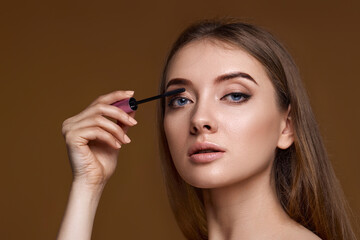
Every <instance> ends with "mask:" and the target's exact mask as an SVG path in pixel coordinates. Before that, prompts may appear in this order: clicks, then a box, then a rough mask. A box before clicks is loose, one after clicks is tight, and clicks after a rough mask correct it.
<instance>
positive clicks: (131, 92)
mask: <svg viewBox="0 0 360 240" xmlns="http://www.w3.org/2000/svg"><path fill="white" fill-rule="evenodd" d="M125 94H126V95H128V96H132V95H134V91H125Z"/></svg>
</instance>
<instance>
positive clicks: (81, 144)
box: [57, 91, 137, 240]
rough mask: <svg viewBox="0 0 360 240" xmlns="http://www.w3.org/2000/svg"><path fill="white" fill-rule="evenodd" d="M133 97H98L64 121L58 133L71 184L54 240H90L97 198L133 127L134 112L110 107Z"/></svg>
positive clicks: (123, 94) (125, 94)
mask: <svg viewBox="0 0 360 240" xmlns="http://www.w3.org/2000/svg"><path fill="white" fill-rule="evenodd" d="M133 94H134V92H133V91H116V92H112V93H110V94H107V95H104V96H100V97H99V98H98V99H96V100H95V101H94V102H93V103H92V104H90V106H88V107H87V108H86V109H85V110H84V111H82V112H81V113H79V114H78V115H76V116H73V117H71V118H69V119H67V120H65V121H64V123H63V127H62V133H63V135H64V138H65V141H66V145H67V150H68V155H69V160H70V164H71V168H72V172H73V183H72V187H71V191H70V196H69V200H68V205H67V208H66V211H65V215H64V218H63V221H62V224H61V227H60V230H59V233H58V237H57V239H58V240H65V239H68V240H70V239H78V240H82V239H91V232H92V227H93V222H94V218H95V213H96V209H97V206H98V203H99V200H100V196H101V194H102V191H103V189H104V186H105V184H106V183H107V181H108V180H109V178H110V177H111V175H112V174H113V173H114V171H115V168H116V165H117V158H118V153H119V149H120V148H121V145H123V144H127V143H130V138H129V137H128V136H127V135H126V132H127V130H128V128H129V127H131V126H134V125H135V124H137V122H136V120H135V119H134V118H133V117H134V116H135V112H132V113H130V114H127V113H125V112H124V111H122V110H121V109H119V108H117V107H115V106H112V105H111V103H113V102H116V101H119V100H122V99H125V98H130V97H132V96H133ZM109 118H111V119H114V120H116V121H117V123H115V122H114V121H111V120H110V119H109Z"/></svg>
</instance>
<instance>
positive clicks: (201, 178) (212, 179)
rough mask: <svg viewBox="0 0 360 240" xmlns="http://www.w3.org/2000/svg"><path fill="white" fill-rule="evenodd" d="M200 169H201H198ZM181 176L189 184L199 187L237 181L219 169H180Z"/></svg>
mask: <svg viewBox="0 0 360 240" xmlns="http://www.w3.org/2000/svg"><path fill="white" fill-rule="evenodd" d="M197 170H199V169H197ZM179 174H180V176H181V178H182V179H183V180H184V181H185V182H186V183H188V184H189V185H191V186H193V187H197V188H204V189H209V188H220V187H224V186H227V185H230V184H232V183H233V182H235V179H233V180H232V179H231V178H230V179H229V176H228V175H227V176H226V177H225V176H224V174H225V173H224V172H223V171H220V170H219V169H211V170H209V169H201V171H186V172H185V171H180V172H179Z"/></svg>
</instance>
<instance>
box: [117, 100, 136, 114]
mask: <svg viewBox="0 0 360 240" xmlns="http://www.w3.org/2000/svg"><path fill="white" fill-rule="evenodd" d="M111 105H113V106H115V107H118V108H120V109H122V110H123V111H124V112H126V113H131V112H133V111H135V110H136V109H137V103H136V100H135V98H127V99H124V100H120V101H117V102H114V103H112V104H111Z"/></svg>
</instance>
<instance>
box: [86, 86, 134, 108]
mask: <svg viewBox="0 0 360 240" xmlns="http://www.w3.org/2000/svg"><path fill="white" fill-rule="evenodd" d="M133 95H134V91H120V90H119V91H114V92H111V93H108V94H105V95H102V96H100V97H98V98H97V99H96V100H95V101H94V102H92V103H91V104H90V106H93V105H96V104H98V103H104V104H112V103H114V102H116V101H120V100H123V99H126V98H131V97H132V96H133Z"/></svg>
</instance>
